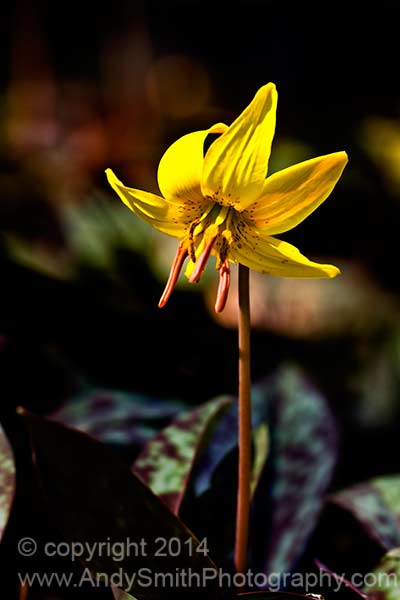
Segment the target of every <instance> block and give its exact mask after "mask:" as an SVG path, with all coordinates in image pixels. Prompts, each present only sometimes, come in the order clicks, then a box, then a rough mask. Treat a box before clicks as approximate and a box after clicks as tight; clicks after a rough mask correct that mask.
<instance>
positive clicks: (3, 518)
mask: <svg viewBox="0 0 400 600" xmlns="http://www.w3.org/2000/svg"><path fill="white" fill-rule="evenodd" d="M14 493H15V465H14V458H13V453H12V450H11V446H10V444H9V443H8V440H7V438H6V435H5V433H4V431H3V429H2V427H1V425H0V540H1V538H2V536H3V532H4V529H5V527H6V525H7V522H8V518H9V516H10V511H11V506H12V503H13V500H14Z"/></svg>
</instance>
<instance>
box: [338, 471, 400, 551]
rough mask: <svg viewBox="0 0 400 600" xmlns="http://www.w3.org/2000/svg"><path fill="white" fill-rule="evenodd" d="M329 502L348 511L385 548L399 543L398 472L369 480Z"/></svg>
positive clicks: (399, 505) (399, 481)
mask: <svg viewBox="0 0 400 600" xmlns="http://www.w3.org/2000/svg"><path fill="white" fill-rule="evenodd" d="M330 501H331V502H333V503H335V504H337V505H339V506H340V507H341V508H343V509H344V510H347V511H349V512H350V513H351V514H352V515H353V516H354V517H355V518H356V519H357V520H358V521H359V522H360V523H361V525H362V526H363V527H364V529H365V530H366V532H367V533H368V535H369V536H370V537H371V538H373V539H374V540H376V541H377V542H378V543H379V544H380V545H381V546H382V547H383V548H384V549H385V550H390V549H392V548H394V547H396V546H400V475H388V476H385V477H377V478H376V479H370V480H368V481H365V482H363V483H360V484H357V485H354V486H352V487H350V488H346V489H345V490H342V491H340V492H338V493H336V494H334V495H332V496H331V498H330Z"/></svg>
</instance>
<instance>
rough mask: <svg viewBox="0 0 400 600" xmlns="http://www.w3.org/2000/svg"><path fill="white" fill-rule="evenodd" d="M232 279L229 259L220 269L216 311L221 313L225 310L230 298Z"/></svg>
mask: <svg viewBox="0 0 400 600" xmlns="http://www.w3.org/2000/svg"><path fill="white" fill-rule="evenodd" d="M230 281H231V269H230V267H229V261H228V260H225V261H224V262H223V264H222V266H221V268H220V270H219V284H218V292H217V300H216V302H215V312H217V313H220V312H222V311H223V310H224V308H225V304H226V300H227V298H228V292H229V284H230Z"/></svg>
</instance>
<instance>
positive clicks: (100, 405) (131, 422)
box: [51, 388, 185, 447]
mask: <svg viewBox="0 0 400 600" xmlns="http://www.w3.org/2000/svg"><path fill="white" fill-rule="evenodd" d="M184 409H185V405H184V404H183V403H182V402H178V401H177V400H174V399H172V398H171V399H164V400H160V399H159V398H154V397H152V396H145V395H141V394H134V393H128V392H124V391H121V390H113V389H101V388H100V389H96V388H94V389H89V390H88V391H84V392H82V393H81V394H79V395H78V396H75V397H73V398H71V399H69V400H68V402H66V403H65V404H64V405H63V406H61V407H60V408H59V409H57V411H56V412H54V413H53V414H52V415H51V418H52V419H54V420H56V421H58V422H59V423H62V424H63V425H66V426H68V427H71V428H73V429H79V430H80V431H84V432H85V433H88V434H89V435H91V436H92V437H95V438H96V439H98V440H100V441H101V442H105V443H111V444H124V445H128V444H135V445H137V446H139V447H142V446H143V445H144V444H145V443H147V442H148V441H149V440H150V439H152V437H154V435H155V434H156V433H157V432H158V431H159V430H160V429H161V428H162V427H165V426H166V425H167V424H168V423H170V422H171V419H172V418H174V417H175V416H176V415H177V414H178V413H179V412H181V411H182V410H184Z"/></svg>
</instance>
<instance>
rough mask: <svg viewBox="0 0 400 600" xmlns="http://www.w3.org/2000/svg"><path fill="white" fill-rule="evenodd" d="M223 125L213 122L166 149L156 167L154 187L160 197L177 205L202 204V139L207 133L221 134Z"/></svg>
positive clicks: (203, 201)
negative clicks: (157, 188) (156, 181)
mask: <svg viewBox="0 0 400 600" xmlns="http://www.w3.org/2000/svg"><path fill="white" fill-rule="evenodd" d="M226 129H227V126H226V125H224V124H223V123H217V124H216V125H213V126H212V127H210V129H205V130H202V131H194V132H193V133H188V134H187V135H184V136H183V137H181V138H179V139H178V140H177V141H176V142H174V143H173V144H172V146H170V147H169V148H168V150H166V152H165V154H164V155H163V157H162V158H161V161H160V164H159V166H158V173H157V178H158V186H159V188H160V191H161V193H162V195H163V196H164V198H166V199H167V200H169V201H170V202H174V203H177V204H182V203H186V202H188V201H191V202H195V203H199V204H202V205H205V204H206V203H207V202H208V200H205V199H204V198H203V194H202V192H201V186H200V180H201V174H202V171H203V161H204V142H205V139H206V137H207V135H208V134H210V133H223V132H224V131H225V130H226Z"/></svg>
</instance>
